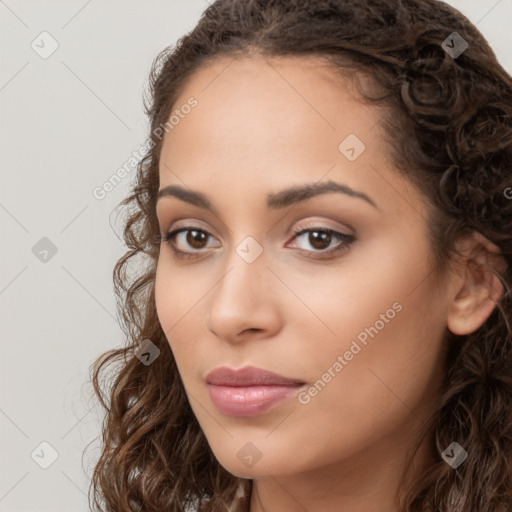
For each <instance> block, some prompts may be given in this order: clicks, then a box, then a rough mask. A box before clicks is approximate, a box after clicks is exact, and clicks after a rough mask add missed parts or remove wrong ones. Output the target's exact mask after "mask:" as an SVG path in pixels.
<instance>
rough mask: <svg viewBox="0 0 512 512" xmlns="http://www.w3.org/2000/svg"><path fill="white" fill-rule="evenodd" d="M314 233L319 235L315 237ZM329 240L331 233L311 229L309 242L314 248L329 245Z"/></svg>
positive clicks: (322, 247) (323, 247)
mask: <svg viewBox="0 0 512 512" xmlns="http://www.w3.org/2000/svg"><path fill="white" fill-rule="evenodd" d="M315 234H318V235H320V236H318V237H316V236H315ZM330 242H331V234H330V233H327V232H325V231H312V232H311V233H310V234H309V243H310V244H311V245H312V246H313V247H315V249H325V248H326V247H329V243H330Z"/></svg>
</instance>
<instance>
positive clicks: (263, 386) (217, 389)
mask: <svg viewBox="0 0 512 512" xmlns="http://www.w3.org/2000/svg"><path fill="white" fill-rule="evenodd" d="M205 380H206V384H207V385H208V390H209V392H210V397H211V399H212V402H213V404H214V405H215V406H216V407H217V409H219V411H220V412H222V413H223V414H226V415H228V416H255V415H257V414H262V413H264V412H266V411H268V410H269V409H270V408H272V407H273V406H275V405H277V404H278V403H280V402H282V401H283V400H285V399H287V398H290V397H292V396H293V395H295V394H296V393H297V392H298V391H299V389H300V388H302V387H303V386H304V385H305V383H304V382H303V381H300V380H297V379H290V378H288V377H284V376H282V375H278V374H277V373H274V372H270V371H267V370H263V369H261V368H255V367H253V366H245V367H244V368H240V369H236V370H234V369H231V368H227V367H225V366H223V367H220V368H216V369H215V370H213V371H212V372H210V373H209V374H208V375H207V376H206V379H205Z"/></svg>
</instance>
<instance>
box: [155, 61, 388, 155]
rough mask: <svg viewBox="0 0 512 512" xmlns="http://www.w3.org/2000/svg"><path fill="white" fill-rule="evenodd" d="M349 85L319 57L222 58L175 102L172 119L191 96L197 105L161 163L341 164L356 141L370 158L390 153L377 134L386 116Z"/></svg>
mask: <svg viewBox="0 0 512 512" xmlns="http://www.w3.org/2000/svg"><path fill="white" fill-rule="evenodd" d="M350 84H351V81H350V80H349V79H343V77H342V76H340V75H337V74H336V73H335V72H334V71H333V70H331V69H329V68H328V67H327V66H326V63H325V62H324V61H323V60H321V59H318V58H316V59H314V58H307V59H306V58H296V57H294V58H272V59H270V58H264V57H253V58H243V59H240V58H239V59H231V58H220V59H216V60H214V61H212V62H210V63H208V65H206V66H204V67H203V68H200V69H199V70H198V71H197V72H196V73H195V74H194V75H192V76H191V78H190V79H189V80H188V82H187V84H186V85H185V87H184V89H183V90H182V92H181V94H180V95H179V97H178V98H177V100H176V102H175V104H174V107H173V113H176V111H178V113H179V112H180V109H181V108H182V106H184V105H186V104H187V102H188V101H189V100H190V98H192V97H193V98H195V99H196V100H197V106H196V107H194V108H193V109H192V110H191V111H190V113H189V114H186V115H183V114H182V115H181V116H180V120H179V123H178V124H176V125H174V126H173V128H172V130H171V131H169V133H167V134H166V135H165V138H164V148H163V157H164V158H165V157H170V156H171V155H172V157H173V160H174V162H175V164H176V165H178V163H180V164H183V165H184V164H185V160H186V161H187V162H190V160H191V159H202V158H203V157H204V156H205V155H206V154H208V155H210V156H211V155H215V156H216V157H217V158H220V157H223V158H224V159H227V158H229V159H231V160H233V159H237V160H239V159H244V158H245V159H246V160H248V159H250V160H251V164H252V165H257V164H258V163H259V164H261V165H266V164H268V160H269V158H270V157H271V158H272V159H273V160H274V161H275V158H288V159H289V160H294V155H295V159H300V160H301V161H303V159H304V157H306V158H307V160H311V159H313V161H314V162H316V163H318V157H319V156H320V155H323V158H322V160H326V161H327V160H330V161H332V159H333V158H337V157H338V156H339V144H340V143H341V142H342V141H343V140H344V139H345V138H346V137H348V136H349V135H351V134H352V135H356V136H357V137H358V138H359V139H360V140H361V141H362V142H363V144H364V145H365V146H366V149H367V150H368V151H374V150H378V149H384V148H383V147H381V146H382V140H381V139H382V137H380V135H381V134H380V132H379V129H378V128H376V125H377V123H378V121H379V119H380V117H381V116H382V111H381V109H379V108H377V107H375V106H370V105H366V104H364V103H362V102H361V101H360V100H359V99H358V98H357V97H356V95H355V94H354V93H353V92H351V90H350V88H349V87H350ZM188 110H190V109H188V108H187V111H188ZM175 119H176V116H175ZM308 155H309V156H310V157H311V158H308ZM382 156H383V155H380V157H381V158H382ZM233 163H234V162H233ZM290 163H292V162H290Z"/></svg>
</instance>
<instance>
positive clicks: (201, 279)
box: [91, 0, 512, 512]
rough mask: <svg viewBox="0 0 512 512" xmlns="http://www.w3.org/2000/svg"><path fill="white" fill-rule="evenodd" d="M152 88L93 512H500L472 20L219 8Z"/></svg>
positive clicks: (347, 5) (501, 291) (421, 12)
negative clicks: (122, 341)
mask: <svg viewBox="0 0 512 512" xmlns="http://www.w3.org/2000/svg"><path fill="white" fill-rule="evenodd" d="M151 95H152V96H151V102H150V105H149V106H148V107H146V108H147V113H148V115H149V117H150V119H151V134H150V144H149V146H150V148H151V149H150V151H149V152H148V154H147V155H146V156H145V158H144V159H143V161H142V162H141V164H140V166H139V169H138V174H137V183H136V185H135V187H134V189H133V193H132V194H131V195H130V197H129V198H127V199H126V200H125V201H124V202H123V204H124V205H132V204H133V208H132V209H131V210H130V214H129V218H128V219H127V224H126V228H125V240H126V243H127V244H128V246H129V249H130V250H129V252H128V253H127V254H126V255H125V256H124V257H123V258H122V259H121V260H120V261H119V262H118V264H117V266H116V269H115V273H114V274H115V283H116V292H117V294H118V296H119V299H120V306H121V311H122V314H123V318H124V321H125V328H126V333H127V337H128V343H127V346H126V348H124V349H122V350H115V351H111V352H109V353H107V354H105V356H104V357H101V358H99V359H98V360H97V361H96V363H95V365H94V368H93V369H94V373H93V383H94V386H95V390H96V392H97V393H98V396H99V398H100V399H101V401H102V404H103V405H104V406H105V408H106V410H107V415H106V421H105V424H104V431H103V436H104V447H103V452H102V454H101V457H100V459H99V461H98V463H97V465H96V468H95V472H94V475H93V481H92V486H91V490H92V491H93V493H94V504H95V506H96V507H98V509H99V510H108V511H116V512H121V511H131V510H143V511H160V512H162V511H164V510H165V511H181V510H198V511H218V510H219V511H220V510H232V511H234V510H239V511H250V512H263V511H268V512H275V511H292V512H293V511H302V510H309V511H321V512H327V511H342V512H345V511H350V512H363V511H373V510H375V511H376V510H378V511H379V512H397V511H403V512H405V511H408V512H416V511H436V512H437V511H450V512H455V511H464V512H468V511H472V512H476V511H478V512H491V511H492V512H498V511H500V512H501V511H505V510H510V506H511V504H512V486H511V484H512V482H511V469H510V465H509V460H510V456H511V439H512V437H511V434H512V429H511V426H512V417H511V400H512V373H511V363H512V332H511V327H510V318H511V316H512V305H511V294H510V283H511V270H510V269H511V262H512V200H511V196H512V194H511V191H512V188H511V186H512V121H511V119H512V118H511V115H512V79H511V77H510V76H509V75H508V74H507V73H506V72H505V71H504V70H503V68H502V67H501V66H500V65H499V64H498V62H497V60H496V57H495V55H494V53H493V52H492V50H491V49H490V47H489V45H488V43H487V42H486V41H485V39H484V38H483V37H482V35H481V34H480V33H479V32H478V31H477V29H476V28H475V27H474V26H473V25H472V24H471V23H470V22H469V21H468V20H467V19H466V18H465V17H464V16H462V15H461V14H460V13H459V12H458V11H456V10H455V9H453V8H451V7H449V6H448V5H446V4H444V3H442V2H438V1H436V0H401V1H399V2H396V1H395V0H379V1H378V2H376V1H373V0H362V1H357V2H356V1H353V0H318V1H314V2H313V1H309V0H218V1H216V2H214V3H213V4H212V5H211V6H210V7H209V8H208V9H207V10H206V11H205V13H204V14H203V17H202V18H201V20H200V21H199V23H198V25H197V26H196V27H195V29H194V30H193V31H192V32H191V33H190V34H188V35H186V36H185V37H183V38H182V39H181V40H180V41H179V42H178V44H177V45H176V47H174V48H169V49H167V50H165V51H163V52H162V53H161V54H160V55H159V56H158V58H157V59H156V61H155V63H154V66H153V70H152V73H151ZM142 254H143V255H144V258H145V259H144V260H143V262H142V263H140V261H139V263H138V266H140V265H142V268H143V272H142V273H140V272H139V273H138V274H137V276H135V277H133V276H130V275H128V274H127V272H126V271H127V267H128V265H129V263H130V262H131V261H132V259H133V258H134V257H135V256H136V255H142ZM114 362H115V363H117V366H116V369H115V374H114V376H113V377H110V378H111V379H112V384H111V385H110V386H106V385H105V384H100V373H101V370H103V369H105V368H106V366H107V364H108V363H114ZM107 387H108V390H107V389H106V388H107ZM107 395H108V399H107V398H106V397H107ZM100 507H101V508H100Z"/></svg>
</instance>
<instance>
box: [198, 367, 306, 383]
mask: <svg viewBox="0 0 512 512" xmlns="http://www.w3.org/2000/svg"><path fill="white" fill-rule="evenodd" d="M206 382H207V383H208V384H214V385H216V386H239V387H242V386H297V385H299V384H304V382H302V381H300V380H296V379H289V378H287V377H283V376H282V375H278V374H277V373H273V372H270V371H268V370H263V369H261V368H255V367H254V366H244V367H243V368H239V369H232V368H228V367H226V366H221V367H219V368H215V370H213V371H211V372H210V373H209V374H208V375H207V376H206Z"/></svg>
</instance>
